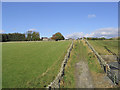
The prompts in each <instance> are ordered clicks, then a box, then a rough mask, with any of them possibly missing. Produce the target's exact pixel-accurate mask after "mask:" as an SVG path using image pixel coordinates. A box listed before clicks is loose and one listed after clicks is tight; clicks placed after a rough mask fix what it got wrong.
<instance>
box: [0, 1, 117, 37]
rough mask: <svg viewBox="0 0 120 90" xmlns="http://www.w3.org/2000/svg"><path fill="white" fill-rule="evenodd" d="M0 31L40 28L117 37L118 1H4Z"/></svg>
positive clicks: (66, 33)
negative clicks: (0, 28)
mask: <svg viewBox="0 0 120 90" xmlns="http://www.w3.org/2000/svg"><path fill="white" fill-rule="evenodd" d="M2 26H3V27H2V30H0V32H4V33H13V32H20V33H25V32H26V31H27V30H33V31H37V32H40V36H41V37H43V36H45V37H46V36H47V37H51V36H52V35H53V34H54V33H56V32H61V33H62V34H63V35H64V36H65V37H66V38H78V37H83V36H86V37H107V38H110V37H116V36H117V33H118V30H117V28H118V3H117V2H89V3H88V2H59V3H58V2H46V3H45V2H19V3H15V2H3V3H2Z"/></svg>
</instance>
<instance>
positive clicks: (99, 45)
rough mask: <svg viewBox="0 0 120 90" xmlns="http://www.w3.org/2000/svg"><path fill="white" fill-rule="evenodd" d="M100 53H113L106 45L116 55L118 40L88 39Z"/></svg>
mask: <svg viewBox="0 0 120 90" xmlns="http://www.w3.org/2000/svg"><path fill="white" fill-rule="evenodd" d="M88 41H89V43H90V44H91V45H92V46H93V47H94V48H95V50H96V51H97V52H98V53H99V54H100V55H112V54H111V53H109V52H108V51H107V50H106V49H105V46H106V47H107V48H108V49H109V50H110V51H112V52H114V53H115V54H116V55H118V40H88Z"/></svg>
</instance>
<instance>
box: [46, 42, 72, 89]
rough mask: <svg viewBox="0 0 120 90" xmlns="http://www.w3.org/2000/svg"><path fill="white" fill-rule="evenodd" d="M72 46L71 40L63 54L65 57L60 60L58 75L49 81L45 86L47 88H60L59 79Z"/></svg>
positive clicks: (62, 74) (61, 76)
mask: <svg viewBox="0 0 120 90" xmlns="http://www.w3.org/2000/svg"><path fill="white" fill-rule="evenodd" d="M72 48H73V41H72V44H71V45H70V47H69V49H68V50H67V54H66V55H65V58H64V60H63V62H62V65H61V68H60V71H59V73H58V75H57V76H56V78H55V79H54V80H53V82H51V83H50V85H48V87H47V88H49V89H50V88H60V81H61V79H62V78H63V76H64V70H65V66H66V64H67V61H68V59H69V57H70V52H71V50H72Z"/></svg>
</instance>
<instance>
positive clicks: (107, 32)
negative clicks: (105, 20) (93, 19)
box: [85, 28, 118, 38]
mask: <svg viewBox="0 0 120 90" xmlns="http://www.w3.org/2000/svg"><path fill="white" fill-rule="evenodd" d="M117 36H118V29H117V28H101V29H98V30H95V31H94V32H92V33H90V34H86V35H85V37H105V38H112V37H117Z"/></svg>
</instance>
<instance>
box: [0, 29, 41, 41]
mask: <svg viewBox="0 0 120 90" xmlns="http://www.w3.org/2000/svg"><path fill="white" fill-rule="evenodd" d="M0 36H2V37H0V40H1V41H2V42H7V41H38V40H40V34H39V32H35V31H34V32H33V31H27V33H26V34H22V33H8V34H1V35H0ZM1 38H2V39H1Z"/></svg>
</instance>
